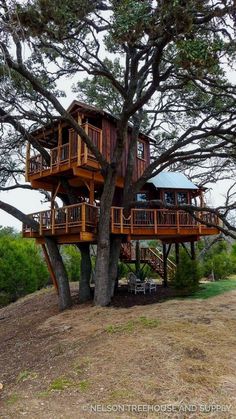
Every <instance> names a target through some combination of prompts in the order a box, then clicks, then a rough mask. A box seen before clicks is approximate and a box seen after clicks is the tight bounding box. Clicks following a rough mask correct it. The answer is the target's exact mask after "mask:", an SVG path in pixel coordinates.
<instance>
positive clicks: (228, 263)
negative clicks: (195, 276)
mask: <svg viewBox="0 0 236 419" xmlns="http://www.w3.org/2000/svg"><path fill="white" fill-rule="evenodd" d="M234 269H235V267H234V261H233V259H232V257H231V256H230V255H229V254H228V253H226V252H222V253H219V254H216V255H213V256H211V258H210V259H207V260H206V261H205V262H204V264H203V275H204V276H206V277H208V276H210V275H211V274H212V273H213V274H214V279H215V280H219V279H226V278H228V276H229V275H230V274H232V273H233V272H234Z"/></svg>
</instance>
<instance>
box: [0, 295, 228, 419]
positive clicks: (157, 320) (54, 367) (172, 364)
mask: <svg viewBox="0 0 236 419" xmlns="http://www.w3.org/2000/svg"><path fill="white" fill-rule="evenodd" d="M56 300H57V298H56V296H55V294H54V291H53V290H51V289H50V290H46V291H40V292H38V293H35V294H33V295H30V296H27V297H25V298H23V299H22V300H19V301H18V302H16V303H14V304H12V305H10V306H8V307H5V308H3V309H1V310H0V342H1V347H0V382H1V383H3V385H4V387H3V390H0V396H1V401H0V417H1V418H20V417H22V416H24V417H26V418H30V419H34V418H40V419H44V418H45V419H49V418H53V419H54V418H63V419H73V418H76V419H77V418H90V417H94V416H96V417H101V418H102V417H111V418H116V417H124V418H126V417H127V418H128V417H136V416H137V415H138V414H137V411H136V412H135V409H137V407H132V408H129V407H128V406H126V407H125V409H126V412H125V413H122V412H119V413H115V412H114V411H113V412H112V413H111V412H107V413H106V412H100V413H97V414H96V415H95V414H94V413H93V412H91V408H90V405H91V404H92V405H95V404H99V405H100V404H103V405H104V406H103V409H106V406H107V405H113V409H118V408H120V407H119V406H118V407H116V405H118V404H122V405H123V404H126V405H130V404H132V405H137V404H139V405H155V410H156V411H153V412H152V411H151V409H153V408H149V409H150V411H149V413H147V409H148V407H141V408H140V409H143V412H142V413H140V414H139V415H138V417H141V418H145V417H150V418H152V417H165V418H166V417H174V414H173V412H172V413H170V412H169V413H168V412H162V413H160V412H158V410H159V409H162V410H165V408H166V407H165V405H166V404H171V407H169V409H172V411H173V410H174V411H175V412H176V409H177V410H178V409H181V412H182V416H181V417H190V416H189V415H190V414H189V413H186V414H185V413H183V410H184V409H185V408H186V405H188V408H189V405H190V404H191V405H193V407H192V409H193V410H194V409H197V412H195V413H192V416H191V417H196V418H201V417H204V418H206V414H204V413H201V411H200V409H203V408H201V407H200V405H210V404H215V403H216V404H217V405H221V406H222V408H221V409H226V410H227V409H228V408H229V405H231V408H230V410H229V412H228V411H226V412H221V413H220V417H221V418H227V419H228V418H230V417H232V418H233V417H235V416H236V397H235V395H236V379H235V375H234V373H235V370H236V358H235V344H236V333H235V332H236V330H235V318H236V315H235V313H236V308H235V300H236V291H231V292H228V293H226V294H224V295H220V296H218V297H214V298H211V299H208V300H171V301H166V302H162V303H155V304H150V305H145V306H133V307H131V308H114V307H113V308H97V307H93V306H92V305H90V304H87V305H81V306H75V307H74V308H73V309H72V310H69V311H66V312H63V313H59V314H58V310H57V301H56ZM181 402H182V404H181V405H180V407H177V406H179V403H181ZM226 405H227V406H228V407H227V406H226ZM195 406H196V407H195ZM224 406H225V407H224ZM93 408H94V407H93ZM122 408H123V407H122ZM206 408H209V409H210V407H208V406H207V407H206ZM213 408H214V407H213ZM97 409H98V410H99V409H101V407H97ZM107 409H109V406H108V407H107ZM128 410H133V412H131V411H128ZM145 410H146V411H145ZM207 417H210V415H209V416H208V415H207ZM212 417H215V416H212Z"/></svg>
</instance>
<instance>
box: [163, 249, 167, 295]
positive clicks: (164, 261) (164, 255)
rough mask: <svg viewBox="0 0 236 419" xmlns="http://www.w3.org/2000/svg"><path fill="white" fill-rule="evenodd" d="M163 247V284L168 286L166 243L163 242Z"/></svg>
mask: <svg viewBox="0 0 236 419" xmlns="http://www.w3.org/2000/svg"><path fill="white" fill-rule="evenodd" d="M162 249H163V271H164V278H163V285H164V287H165V288H167V287H168V281H167V278H168V272H167V246H166V243H162Z"/></svg>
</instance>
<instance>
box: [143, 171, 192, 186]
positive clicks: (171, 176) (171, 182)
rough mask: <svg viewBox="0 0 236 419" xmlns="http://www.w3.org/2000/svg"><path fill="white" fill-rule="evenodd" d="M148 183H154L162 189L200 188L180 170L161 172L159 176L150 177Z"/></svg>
mask: <svg viewBox="0 0 236 419" xmlns="http://www.w3.org/2000/svg"><path fill="white" fill-rule="evenodd" d="M148 183H152V184H153V185H154V186H155V187H156V188H162V189H191V190H198V189H199V188H198V187H197V186H196V185H194V183H192V182H191V181H190V180H189V179H188V178H187V177H186V176H185V175H184V174H183V173H179V172H162V173H159V174H158V175H157V176H154V177H153V178H151V179H149V181H148Z"/></svg>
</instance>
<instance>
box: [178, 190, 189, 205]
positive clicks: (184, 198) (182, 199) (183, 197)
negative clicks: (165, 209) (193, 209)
mask: <svg viewBox="0 0 236 419" xmlns="http://www.w3.org/2000/svg"><path fill="white" fill-rule="evenodd" d="M187 203H188V195H187V193H186V192H178V193H177V204H179V205H183V204H187Z"/></svg>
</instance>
